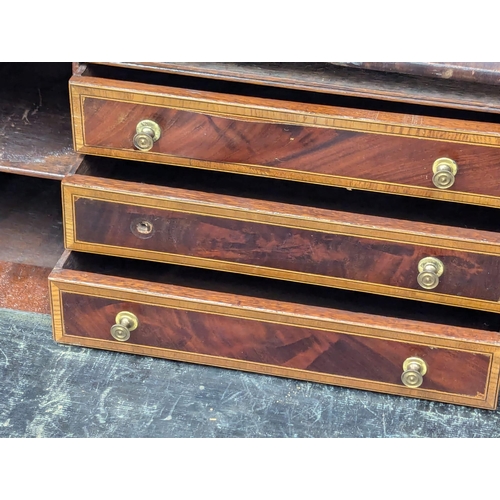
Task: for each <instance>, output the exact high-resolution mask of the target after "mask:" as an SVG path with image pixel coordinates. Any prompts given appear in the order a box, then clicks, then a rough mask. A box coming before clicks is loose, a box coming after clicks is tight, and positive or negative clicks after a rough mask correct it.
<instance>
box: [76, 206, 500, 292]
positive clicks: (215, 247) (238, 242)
mask: <svg viewBox="0 0 500 500" xmlns="http://www.w3.org/2000/svg"><path fill="white" fill-rule="evenodd" d="M280 208H284V207H282V206H280V205H271V204H270V206H269V207H268V211H269V212H271V213H274V215H275V225H271V224H265V223H256V222H250V221H242V220H238V215H237V213H234V217H235V218H234V219H231V218H227V217H210V216H204V215H199V214H192V213H183V212H179V211H171V210H162V209H156V208H151V207H141V206H135V205H128V204H124V203H113V202H108V201H102V200H95V199H91V198H83V197H82V198H78V199H76V201H75V203H74V216H75V220H74V224H75V227H76V240H77V242H80V243H91V244H92V243H95V244H101V245H106V246H108V247H114V250H112V249H108V251H109V252H110V253H111V254H113V255H120V249H121V248H129V249H136V250H137V257H139V258H144V259H147V258H150V256H149V255H148V254H147V253H145V252H143V253H141V250H142V251H155V252H162V253H164V254H176V255H180V256H191V257H198V258H202V259H210V262H208V261H207V263H206V264H205V265H207V266H209V267H212V268H219V269H225V267H226V266H225V263H227V262H231V263H240V264H247V265H251V266H255V267H257V268H259V267H262V268H273V269H278V270H287V271H295V272H298V273H305V274H309V275H315V276H327V277H328V276H334V277H338V278H343V279H347V280H356V281H362V282H369V283H377V284H384V285H390V286H394V287H401V288H408V289H414V290H421V288H420V287H419V285H418V283H417V275H418V272H419V271H418V262H419V261H420V260H421V259H422V258H424V257H428V256H434V257H437V258H439V259H440V260H441V261H442V262H443V264H444V267H445V274H444V275H443V276H442V277H441V279H440V284H439V285H438V287H437V288H436V289H435V290H434V291H435V292H437V293H442V294H448V295H457V296H460V297H473V298H477V299H484V300H490V301H494V302H497V301H498V300H499V298H500V290H499V287H498V282H499V278H500V257H499V256H492V255H481V254H475V253H470V252H460V251H454V250H453V249H450V248H448V249H442V248H434V247H431V246H423V245H415V244H403V243H395V242H391V241H385V240H384V239H380V240H377V239H373V238H363V237H356V236H345V235H342V234H332V233H327V232H320V231H313V230H305V229H299V228H291V227H282V226H280V225H279V223H280V211H279V210H280ZM303 211H304V216H305V217H306V216H307V209H306V208H304V209H303ZM355 221H356V219H355V218H353V223H355ZM144 222H145V223H149V224H151V227H152V228H153V229H152V231H151V233H149V234H142V233H140V232H139V231H138V230H137V226H138V225H140V224H141V223H144ZM411 227H412V226H411V224H409V225H408V228H409V229H410V228H411ZM72 246H73V245H72ZM76 247H77V248H78V245H76ZM154 258H155V259H160V260H161V259H164V261H166V262H168V261H169V256H168V255H164V256H155V257H154ZM214 261H216V262H217V263H214ZM263 272H264V271H263ZM292 279H293V278H292ZM311 279H312V281H314V278H311Z"/></svg>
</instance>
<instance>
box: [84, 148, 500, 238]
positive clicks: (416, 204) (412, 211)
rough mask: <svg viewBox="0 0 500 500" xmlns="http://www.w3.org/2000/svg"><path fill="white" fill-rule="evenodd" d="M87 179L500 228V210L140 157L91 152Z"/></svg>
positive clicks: (356, 212)
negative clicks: (166, 163) (165, 163)
mask: <svg viewBox="0 0 500 500" xmlns="http://www.w3.org/2000/svg"><path fill="white" fill-rule="evenodd" d="M76 173H77V174H80V175H86V176H88V177H96V178H105V179H111V180H115V181H120V182H131V183H141V184H147V185H151V186H162V187H168V188H177V189H186V190H191V191H199V192H204V193H213V194H215V195H227V196H235V197H239V198H246V199H249V200H265V201H272V202H277V203H285V204H290V205H298V206H303V207H313V208H320V209H327V210H335V211H341V212H350V213H354V214H362V215H368V216H375V217H387V218H391V219H398V220H405V221H415V222H423V223H428V224H432V225H444V226H453V227H460V228H465V229H473V230H480V231H490V232H498V230H499V227H498V222H497V220H498V209H496V208H491V207H482V206H474V205H464V204H460V203H453V202H449V201H440V200H430V199H421V198H411V197H405V196H400V197H398V198H397V201H396V200H395V198H394V195H393V194H385V193H376V192H369V191H360V190H347V189H345V188H338V187H333V186H322V185H312V184H307V185H304V184H303V183H297V182H295V181H287V180H281V179H271V178H265V177H253V176H246V175H245V176H242V175H239V174H231V173H226V172H217V171H210V170H196V171H194V172H193V170H192V169H187V168H185V167H178V166H172V165H169V166H168V167H165V166H163V165H156V164H152V163H142V162H137V161H127V160H116V159H113V158H101V157H93V156H86V157H85V160H84V161H83V162H82V165H81V166H80V167H79V169H78V170H77V172H76Z"/></svg>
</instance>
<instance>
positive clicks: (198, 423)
mask: <svg viewBox="0 0 500 500" xmlns="http://www.w3.org/2000/svg"><path fill="white" fill-rule="evenodd" d="M0 380H1V381H2V382H1V384H0V437H3V438H7V437H13V438H27V437H44V438H52V437H54V438H56V437H116V438H120V437H121V438H123V437H134V438H146V437H171V438H173V437H179V438H185V437H186V438H187V437H198V438H200V437H201V438H204V437H226V438H237V437H245V438H247V437H248V438H258V437H261V438H264V437H269V438H279V437H288V438H293V437H298V438H307V437H309V438H330V437H370V438H373V437H491V438H495V437H500V411H489V410H479V409H474V408H467V407H461V406H454V405H446V404H441V403H435V402H430V401H423V400H418V399H409V398H401V397H396V396H389V395H384V394H375V393H370V392H365V391H358V390H353V389H345V388H341V387H332V386H326V385H320V384H314V383H306V382H301V381H295V380H288V379H281V378H276V377H269V376H264V375H257V374H251V373H243V372H237V371H232V370H225V369H219V368H213V367H207V366H198V365H193V364H187V363H180V362H172V361H166V360H162V359H154V358H150V357H140V356H135V355H128V354H121V353H116V352H107V351H100V350H94V349H86V348H79V347H74V346H65V345H59V344H56V343H55V342H54V341H53V340H52V331H51V320H50V316H47V315H42V314H31V313H24V312H18V311H11V310H5V309H0Z"/></svg>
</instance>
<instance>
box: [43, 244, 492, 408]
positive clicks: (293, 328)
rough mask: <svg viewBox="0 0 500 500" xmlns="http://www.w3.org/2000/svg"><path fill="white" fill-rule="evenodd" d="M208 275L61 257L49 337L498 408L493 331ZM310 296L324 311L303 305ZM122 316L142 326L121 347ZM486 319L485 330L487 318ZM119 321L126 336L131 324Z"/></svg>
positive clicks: (335, 294) (324, 293) (298, 288)
mask: <svg viewBox="0 0 500 500" xmlns="http://www.w3.org/2000/svg"><path fill="white" fill-rule="evenodd" d="M207 273H208V274H209V275H210V276H208V277H206V276H205V275H206V274H207ZM213 274H214V273H213V272H209V271H203V270H190V269H179V268H175V267H173V266H168V265H164V264H154V263H150V262H139V263H137V265H135V264H133V263H132V262H130V261H127V260H126V259H113V258H111V257H99V256H95V255H91V254H78V253H73V254H71V253H70V252H68V251H66V253H65V255H64V256H63V257H62V258H61V261H60V262H59V263H58V265H57V266H56V268H55V269H54V271H53V272H52V274H51V276H50V278H49V280H50V290H51V300H52V313H53V325H54V337H55V340H56V341H58V342H62V343H67V344H74V345H80V346H87V347H95V348H102V349H110V350H116V351H122V352H127V353H134V354H142V355H149V356H157V357H163V358H167V359H173V360H179V361H188V362H193V363H201V364H208V365H213V366H219V367H225V368H233V369H238V370H246V371H252V372H257V373H263V374H269V375H277V376H283V377H290V378H296V379H301V380H310V381H314V382H321V383H328V384H335V385H341V386H346V387H354V388H359V389H367V390H371V391H377V392H385V393H389V394H398V395H403V396H411V397H419V398H426V399H432V400H437V401H443V402H450V403H457V404H464V405H471V406H477V407H480V408H490V409H493V408H495V406H496V402H497V391H498V373H499V360H500V357H499V353H500V337H499V336H498V333H496V332H488V331H484V330H483V329H474V328H469V327H459V326H451V325H450V324H446V323H445V322H443V323H442V324H431V323H426V322H421V321H415V320H413V319H404V318H402V317H401V315H402V314H403V313H402V311H403V310H404V306H405V305H410V306H415V304H414V303H411V302H405V301H403V304H402V305H401V304H400V302H402V301H397V300H395V299H387V298H378V299H379V300H385V303H382V304H375V306H374V307H372V309H373V308H381V307H382V308H384V309H385V310H386V311H388V312H394V310H396V311H397V314H398V317H392V316H391V315H390V314H388V315H387V316H378V315H374V314H367V313H366V312H359V311H358V312H355V311H354V312H353V311H352V310H347V309H345V308H339V306H345V305H346V300H345V299H346V297H345V294H348V293H349V292H340V291H338V290H331V289H320V292H319V293H317V294H316V293H311V290H310V289H309V288H310V287H308V286H305V285H297V284H291V285H287V286H285V287H284V288H286V290H283V286H282V285H283V283H281V282H276V281H271V282H267V281H263V280H262V279H257V278H251V277H246V278H245V277H242V278H241V277H240V278H239V279H238V280H234V281H233V282H232V281H230V278H235V277H234V276H233V275H227V274H222V276H219V277H217V276H213ZM152 280H154V282H153V281H152ZM304 288H305V290H304ZM339 293H340V294H342V293H343V294H344V296H342V295H340V296H339ZM355 295H357V294H355ZM313 296H314V297H315V298H314V301H320V302H321V301H322V302H323V303H325V302H327V303H329V304H332V305H331V306H326V307H325V306H324V304H323V305H317V304H315V303H311V302H312V301H313ZM351 299H352V297H351ZM391 301H392V305H391V307H386V306H387V302H391ZM366 302H369V301H365V303H366ZM353 303H354V304H356V307H357V308H358V309H359V308H360V302H359V297H355V298H354V300H351V302H350V307H351V309H352V304H353ZM394 303H396V305H395V304H394ZM369 306H370V304H369V303H367V304H365V306H364V309H365V310H368V309H369ZM335 307H336V308H335ZM431 308H434V309H435V310H437V311H439V312H440V313H442V312H443V310H445V312H446V311H448V312H449V311H450V308H446V307H439V306H435V305H434V306H431ZM124 311H126V312H128V313H132V315H134V316H135V317H136V319H137V320H138V326H137V328H135V329H132V328H130V331H127V332H126V333H127V334H128V335H129V338H128V340H123V341H119V340H115V339H114V338H113V337H112V335H111V333H110V332H111V328H112V327H113V326H114V325H115V324H117V321H118V320H117V318H116V317H117V315H118V313H120V312H124ZM431 312H432V311H431ZM434 312H436V311H434ZM464 312H465V313H467V314H466V316H465V317H467V318H468V319H470V317H472V316H473V315H474V314H476V316H477V314H478V313H474V312H470V311H463V310H457V312H452V313H451V316H452V318H451V320H452V321H453V320H456V319H457V318H458V317H460V316H461V317H462V319H463V317H464V314H463V313H464ZM408 314H409V313H408ZM411 314H413V316H415V311H414V310H413V312H412V313H411ZM471 315H472V316H471ZM483 315H484V316H482V317H481V318H479V320H478V323H480V324H481V325H484V323H485V322H484V321H483V320H484V319H485V317H488V316H493V315H488V313H483ZM434 316H435V315H434ZM431 317H433V316H432V314H431ZM434 319H435V317H434ZM476 319H477V318H476ZM121 321H122V322H123V325H125V327H126V330H128V328H129V327H130V324H131V323H128V324H127V323H126V321H124V320H121ZM495 321H497V319H496V317H495ZM497 322H498V321H497ZM496 326H498V325H495V327H496ZM114 328H115V329H114V331H115V332H116V328H117V327H116V326H115V327H114ZM118 329H120V328H118ZM125 337H126V336H125ZM125 337H123V338H125ZM414 357H416V358H419V359H420V360H422V361H423V363H425V366H426V373H425V374H424V376H423V382H422V384H421V386H419V387H407V386H405V385H404V384H403V382H402V378H401V377H402V374H403V371H404V370H403V364H404V363H405V361H406V360H408V359H409V358H414ZM417 371H418V370H417ZM413 375H414V374H413ZM406 376H408V373H407V374H406Z"/></svg>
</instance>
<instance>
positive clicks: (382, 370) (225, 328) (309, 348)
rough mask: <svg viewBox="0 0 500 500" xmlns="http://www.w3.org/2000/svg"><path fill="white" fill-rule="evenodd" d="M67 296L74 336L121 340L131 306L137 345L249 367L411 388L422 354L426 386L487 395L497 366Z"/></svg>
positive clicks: (451, 353)
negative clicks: (406, 379) (410, 367)
mask: <svg viewBox="0 0 500 500" xmlns="http://www.w3.org/2000/svg"><path fill="white" fill-rule="evenodd" d="M61 301H62V315H63V318H64V324H65V333H64V334H65V336H67V337H87V338H93V339H99V340H103V341H113V339H112V337H111V335H110V332H109V330H110V327H111V326H112V325H113V324H114V323H115V316H116V315H117V314H118V313H119V312H120V311H130V312H132V313H134V314H135V315H136V316H137V317H138V318H139V321H140V324H139V327H138V328H137V330H135V331H134V332H132V333H131V338H130V340H129V341H128V343H129V344H135V345H142V346H150V347H156V348H161V349H166V350H170V351H182V352H186V353H192V354H200V355H204V356H207V357H215V358H228V359H231V360H238V361H241V362H242V363H241V366H242V367H244V366H245V363H247V362H250V363H256V364H263V365H268V366H269V365H271V366H280V367H284V368H289V369H290V371H291V373H294V371H295V370H301V371H303V372H304V371H305V372H317V373H322V374H329V375H335V376H338V377H348V378H354V379H366V380H370V381H373V382H381V383H385V384H390V385H395V386H403V384H402V382H401V374H402V368H401V367H402V364H403V361H404V360H405V359H407V358H408V357H410V356H418V357H420V358H422V359H424V360H425V362H426V363H427V365H428V374H426V375H425V376H424V383H423V384H422V389H427V390H431V391H438V392H447V393H455V394H461V395H466V396H470V397H477V398H478V399H482V398H484V396H485V391H486V384H487V381H488V373H489V369H490V356H488V355H485V354H479V353H470V352H461V351H457V350H448V349H444V348H443V349H441V348H436V347H429V346H424V345H415V344H408V343H403V342H394V341H391V340H386V339H381V338H371V337H362V336H356V335H345V334H341V333H337V332H326V331H322V330H316V329H311V328H304V327H296V326H293V325H287V324H279V323H266V322H258V321H257V322H256V321H252V320H247V319H244V318H234V317H230V316H223V315H217V314H207V313H200V312H194V311H186V310H183V309H174V308H158V307H157V306H152V305H147V304H135V303H131V302H123V301H116V300H112V299H105V298H102V297H89V296H87V295H79V294H74V293H62V297H61ZM278 313H279V311H276V314H278ZM89 324H92V327H91V328H89ZM173 355H174V356H175V354H173ZM220 362H223V361H222V360H221V361H220ZM251 366H255V365H253V364H252V365H251ZM255 367H256V368H257V370H258V367H257V366H255ZM465 367H467V376H464V375H463V370H464V368H465ZM263 369H266V368H265V366H264V367H263ZM303 372H302V376H307V375H306V374H305V373H303Z"/></svg>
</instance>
